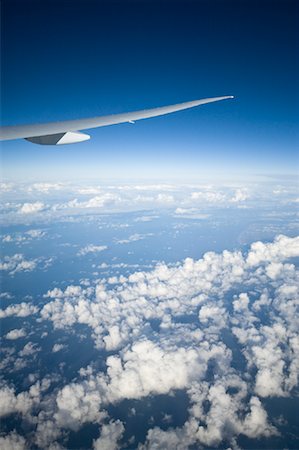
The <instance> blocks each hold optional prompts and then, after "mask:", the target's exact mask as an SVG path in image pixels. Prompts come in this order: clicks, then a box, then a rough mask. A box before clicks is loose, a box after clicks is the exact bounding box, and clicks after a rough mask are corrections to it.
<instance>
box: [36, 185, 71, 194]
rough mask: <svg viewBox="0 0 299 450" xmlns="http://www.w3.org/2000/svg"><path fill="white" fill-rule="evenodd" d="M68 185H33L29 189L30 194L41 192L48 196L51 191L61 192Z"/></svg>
mask: <svg viewBox="0 0 299 450" xmlns="http://www.w3.org/2000/svg"><path fill="white" fill-rule="evenodd" d="M65 188H66V185H65V184H63V183H33V184H32V185H31V186H29V187H28V192H34V191H36V192H41V193H43V194H48V193H49V192H50V191H61V190H62V189H65Z"/></svg>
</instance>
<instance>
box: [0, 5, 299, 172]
mask: <svg viewBox="0 0 299 450" xmlns="http://www.w3.org/2000/svg"><path fill="white" fill-rule="evenodd" d="M296 3H297V2H296V1H295V0H294V1H290V0H281V1H274V0H271V1H270V0H259V1H254V0H247V1H241V0H238V1H227V0H222V1H220V0H209V1H208V0H205V1H200V0H198V1H189V0H181V1H173V0H159V1H153V0H151V1H147V0H139V1H128V0H122V1H121V0H119V1H113V0H112V1H111V0H109V1H100V0H98V1H90V0H76V1H75V0H72V1H71V0H69V1H65V0H59V1H55V0H43V1H40V0H34V1H33V0H18V1H16V0H2V64H1V78H2V79H1V88H2V100H1V109H2V122H3V123H4V124H6V125H10V124H17V123H34V122H44V121H51V120H60V119H61V120H65V119H71V118H79V117H88V116H95V115H101V114H109V113H117V112H123V111H130V110H134V109H143V108H146V107H155V106H160V105H165V104H171V103H177V102H180V101H186V100H193V99H197V98H204V97H210V96H218V95H227V94H232V95H235V96H236V99H235V100H234V101H227V102H219V103H218V104H213V105H207V106H203V107H201V108H199V109H194V110H192V111H187V112H183V113H178V114H175V115H173V116H168V117H163V118H157V119H151V120H148V121H143V122H138V123H136V124H135V125H128V124H125V125H118V126H113V127H107V128H102V129H98V130H92V131H91V132H90V134H91V135H92V139H91V140H90V141H88V142H87V143H82V144H75V145H70V146H64V147H57V148H55V147H40V146H35V145H33V144H31V143H28V142H26V141H11V142H5V143H2V146H1V147H2V162H3V168H4V170H3V172H4V176H5V177H6V176H7V177H15V178H20V179H28V178H34V177H35V176H36V177H37V178H44V179H50V178H55V177H57V178H59V177H60V178H61V177H63V178H78V177H81V178H86V177H88V176H92V177H99V178H101V177H103V176H106V177H108V178H109V177H112V176H113V177H114V178H118V177H124V178H125V177H127V178H130V177H132V176H133V175H134V174H136V172H137V174H138V176H139V177H141V178H142V177H143V176H144V177H147V178H151V177H152V178H155V177H158V178H160V179H163V178H171V176H173V177H181V178H182V179H183V178H184V179H188V178H192V179H196V177H197V175H199V174H202V173H203V172H207V171H208V172H213V173H220V174H221V173H222V172H225V173H226V174H230V173H232V174H233V173H244V174H245V173H247V172H248V173H249V172H250V173H255V174H256V173H265V172H269V173H294V172H295V171H296V164H297V162H298V161H297V160H296V153H295V152H296V144H297V146H298V134H297V136H296V128H297V126H298V106H297V105H298V88H297V82H298V56H297V55H298V52H299V48H298V47H299V46H298V7H297V8H296ZM296 61H297V66H296Z"/></svg>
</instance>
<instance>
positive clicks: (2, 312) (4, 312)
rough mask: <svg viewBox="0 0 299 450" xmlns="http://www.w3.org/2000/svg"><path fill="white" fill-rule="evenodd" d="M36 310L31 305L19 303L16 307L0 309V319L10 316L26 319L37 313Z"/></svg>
mask: <svg viewBox="0 0 299 450" xmlns="http://www.w3.org/2000/svg"><path fill="white" fill-rule="evenodd" d="M37 311H38V308H37V307H36V306H34V305H32V304H31V303H25V302H21V303H18V304H16V305H10V306H8V307H7V308H5V309H0V319H2V318H5V317H10V316H16V317H27V316H30V315H32V314H35V313H37Z"/></svg>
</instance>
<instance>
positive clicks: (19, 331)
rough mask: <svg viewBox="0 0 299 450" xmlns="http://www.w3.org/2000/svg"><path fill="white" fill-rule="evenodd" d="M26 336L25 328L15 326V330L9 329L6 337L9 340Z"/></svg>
mask: <svg viewBox="0 0 299 450" xmlns="http://www.w3.org/2000/svg"><path fill="white" fill-rule="evenodd" d="M25 336H26V331H25V330H24V328H15V329H14V330H11V331H9V332H8V333H7V334H6V335H5V338H6V339H9V340H15V339H20V338H22V337H25Z"/></svg>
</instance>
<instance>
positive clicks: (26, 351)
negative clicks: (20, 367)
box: [19, 342, 41, 357]
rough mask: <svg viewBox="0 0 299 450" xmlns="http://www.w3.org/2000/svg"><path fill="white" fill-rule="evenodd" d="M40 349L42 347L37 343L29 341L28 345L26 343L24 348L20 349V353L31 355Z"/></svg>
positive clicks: (22, 355)
mask: <svg viewBox="0 0 299 450" xmlns="http://www.w3.org/2000/svg"><path fill="white" fill-rule="evenodd" d="M40 351H41V348H40V347H39V346H38V345H37V344H34V343H33V342H28V343H27V344H26V345H24V347H23V350H20V351H19V355H20V356H21V357H24V356H31V355H35V353H38V352H40Z"/></svg>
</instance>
